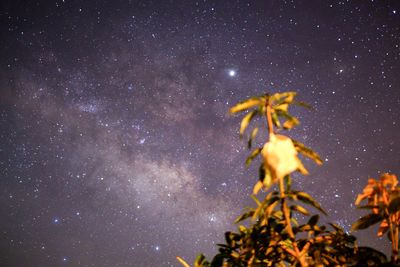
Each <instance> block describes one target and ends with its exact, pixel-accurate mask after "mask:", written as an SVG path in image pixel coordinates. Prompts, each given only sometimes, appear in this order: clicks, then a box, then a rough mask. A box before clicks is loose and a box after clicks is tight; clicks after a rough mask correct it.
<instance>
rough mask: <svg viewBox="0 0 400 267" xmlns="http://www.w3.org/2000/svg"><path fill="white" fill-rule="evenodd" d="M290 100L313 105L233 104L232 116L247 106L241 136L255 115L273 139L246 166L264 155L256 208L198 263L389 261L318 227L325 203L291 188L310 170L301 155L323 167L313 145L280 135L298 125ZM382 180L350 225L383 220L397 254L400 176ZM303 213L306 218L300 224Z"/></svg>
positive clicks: (268, 99) (286, 99)
mask: <svg viewBox="0 0 400 267" xmlns="http://www.w3.org/2000/svg"><path fill="white" fill-rule="evenodd" d="M293 105H297V106H301V107H306V108H309V109H310V106H308V105H307V104H305V103H303V102H300V101H297V100H296V93H295V92H284V93H276V94H272V95H268V94H266V95H263V96H259V97H252V98H249V99H247V100H245V101H243V102H241V103H238V104H236V105H235V106H233V107H232V108H231V109H230V112H231V113H232V114H235V113H238V112H243V111H247V113H246V114H245V115H244V116H243V118H242V121H241V123H240V127H239V134H240V137H243V136H244V134H245V132H246V129H247V128H249V125H250V123H251V122H253V121H254V120H255V118H257V117H258V118H261V119H263V118H265V119H266V124H267V127H268V133H269V137H268V140H267V142H266V143H265V144H264V145H263V146H260V147H256V148H254V149H253V150H252V151H251V152H250V155H249V156H248V158H247V159H246V166H249V165H250V164H251V163H252V162H253V161H254V160H255V159H256V158H258V157H259V156H260V157H259V158H261V163H260V167H259V176H258V181H257V182H256V183H255V185H254V188H253V195H252V198H253V200H254V202H255V207H254V208H247V210H245V212H244V213H243V214H242V215H240V216H239V217H238V218H237V220H236V221H235V223H238V224H239V227H238V228H239V229H238V232H226V233H225V244H219V245H218V246H219V252H218V254H216V255H215V256H214V258H213V260H212V261H211V262H209V261H207V260H206V259H205V257H204V255H202V254H200V255H199V256H198V257H197V258H196V260H195V263H194V266H195V267H242V266H243V267H245V266H252V267H256V266H287V265H293V266H364V265H365V264H366V266H378V265H381V264H383V263H385V262H386V257H385V255H384V254H382V253H380V252H378V251H376V250H374V249H371V248H365V247H357V245H356V243H355V241H356V238H355V237H354V236H352V235H350V234H348V233H346V232H345V231H344V230H343V229H341V228H340V227H339V226H338V225H335V224H329V227H327V226H325V225H321V224H320V223H319V215H318V214H312V213H311V210H314V211H318V212H319V213H322V214H326V213H325V211H324V210H323V208H322V207H321V205H320V204H319V203H318V202H317V201H316V200H315V199H314V198H313V197H312V196H310V195H309V194H308V193H306V192H303V191H298V190H294V189H293V188H292V185H291V180H292V177H291V175H292V173H293V172H299V173H300V174H302V175H307V174H308V171H307V169H306V168H305V167H304V165H303V163H302V161H301V160H300V158H299V156H300V155H301V156H304V157H307V158H309V159H311V160H312V161H314V162H315V163H316V164H318V165H321V164H322V160H321V158H320V156H319V155H318V154H317V153H316V152H314V151H313V150H312V149H311V148H308V147H307V146H305V145H304V144H302V143H300V142H299V141H297V140H294V139H292V138H291V137H289V136H287V135H283V134H281V133H282V132H284V131H289V130H291V129H292V128H294V127H295V126H297V125H299V123H300V121H299V119H298V118H296V117H294V116H293V115H292V114H290V113H289V107H291V106H293ZM258 132H259V127H254V128H253V129H252V130H251V132H250V135H249V137H248V142H247V146H248V148H249V149H250V150H251V149H252V147H253V145H254V143H255V138H256V137H257V134H258ZM278 132H279V134H277V133H278ZM385 177H386V178H385V179H383V180H381V182H380V183H377V182H371V183H370V184H369V185H368V186H367V187H368V188H367V187H366V189H364V194H362V195H360V196H359V197H358V198H357V204H359V203H360V202H361V201H362V200H364V199H368V205H367V206H366V207H365V208H368V209H371V210H372V213H371V214H369V215H367V216H365V217H363V218H361V219H360V220H359V221H357V222H356V223H355V224H354V225H353V228H354V229H362V228H366V227H368V226H370V225H372V224H374V223H377V222H380V221H381V228H380V232H379V233H382V234H383V233H384V232H386V231H388V229H392V228H391V227H394V228H393V229H396V230H393V231H394V233H396V234H397V235H396V234H395V235H392V234H391V235H390V237H391V240H393V242H392V244H394V243H396V253H397V251H398V250H397V248H398V225H399V218H400V217H399V214H400V195H399V194H398V192H399V191H398V190H397V188H395V186H396V185H397V179H393V176H390V175H387V176H385ZM261 190H262V191H264V192H265V196H264V198H262V199H259V198H257V197H256V195H257V194H258V193H259V192H260V191H261ZM310 208H311V209H310ZM299 218H303V219H305V222H303V223H300V222H299V221H298V219H299ZM244 222H246V223H245V225H249V226H248V227H247V226H245V225H244V224H243V223H244ZM393 231H392V230H390V232H393ZM396 255H397V254H396ZM177 259H178V261H179V262H180V263H181V264H182V265H183V266H184V267H189V266H190V265H189V264H188V263H187V262H185V261H184V260H183V259H182V258H180V257H177Z"/></svg>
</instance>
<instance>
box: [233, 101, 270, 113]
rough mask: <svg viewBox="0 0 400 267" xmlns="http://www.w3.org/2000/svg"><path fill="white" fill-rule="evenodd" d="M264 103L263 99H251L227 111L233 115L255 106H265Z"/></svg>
mask: <svg viewBox="0 0 400 267" xmlns="http://www.w3.org/2000/svg"><path fill="white" fill-rule="evenodd" d="M265 101H266V99H265V97H252V98H249V99H247V100H245V101H243V102H240V103H238V104H236V105H234V106H233V107H232V108H231V109H230V110H229V112H230V113H231V114H233V113H237V112H240V111H243V110H246V109H248V108H251V107H254V106H257V105H265Z"/></svg>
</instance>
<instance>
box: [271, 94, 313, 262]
mask: <svg viewBox="0 0 400 267" xmlns="http://www.w3.org/2000/svg"><path fill="white" fill-rule="evenodd" d="M265 105H266V111H265V113H266V114H265V115H266V117H267V123H268V131H269V135H271V134H273V133H274V125H273V122H272V114H271V113H272V109H271V105H270V103H269V97H268V96H267V101H266V104H265ZM279 191H280V196H281V209H282V213H283V216H284V218H285V222H286V229H287V231H288V234H289V237H290V239H291V241H292V246H293V250H294V252H295V255H294V256H295V258H296V259H297V260H298V262H299V263H300V265H301V266H302V267H306V266H308V264H307V262H306V260H305V254H303V255H302V253H301V252H300V250H299V248H298V247H297V243H296V236H295V234H294V233H293V228H292V224H291V220H290V211H289V208H288V205H287V203H286V193H285V184H284V180H283V178H282V179H279Z"/></svg>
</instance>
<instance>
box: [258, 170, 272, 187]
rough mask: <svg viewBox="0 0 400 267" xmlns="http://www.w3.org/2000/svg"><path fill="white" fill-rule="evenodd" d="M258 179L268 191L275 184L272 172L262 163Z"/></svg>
mask: <svg viewBox="0 0 400 267" xmlns="http://www.w3.org/2000/svg"><path fill="white" fill-rule="evenodd" d="M258 179H259V180H260V181H261V182H262V184H263V185H264V187H265V189H266V190H267V189H268V188H269V187H270V186H271V185H272V183H273V180H272V175H271V171H270V170H269V169H268V168H265V166H264V163H261V165H260V169H259V172H258Z"/></svg>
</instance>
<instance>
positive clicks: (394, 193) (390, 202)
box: [352, 173, 400, 263]
mask: <svg viewBox="0 0 400 267" xmlns="http://www.w3.org/2000/svg"><path fill="white" fill-rule="evenodd" d="M397 184H398V180H397V177H396V176H395V175H391V174H388V173H385V174H383V175H382V176H381V177H380V180H375V179H372V178H371V179H369V180H368V184H367V185H366V186H365V188H364V190H363V193H362V194H359V195H358V197H357V199H356V205H358V206H359V205H360V203H361V202H363V201H364V200H366V201H367V205H366V206H359V208H362V209H367V210H370V211H371V213H369V214H367V215H365V216H363V217H361V218H360V219H359V220H358V221H356V222H355V223H354V224H353V225H352V229H353V230H360V229H365V228H368V227H370V226H372V225H374V224H376V223H379V222H380V225H379V229H378V234H377V235H378V236H379V237H380V236H383V235H384V234H386V233H387V237H388V238H389V240H390V242H391V245H392V262H396V263H399V256H398V254H399V228H400V187H399V186H397Z"/></svg>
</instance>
